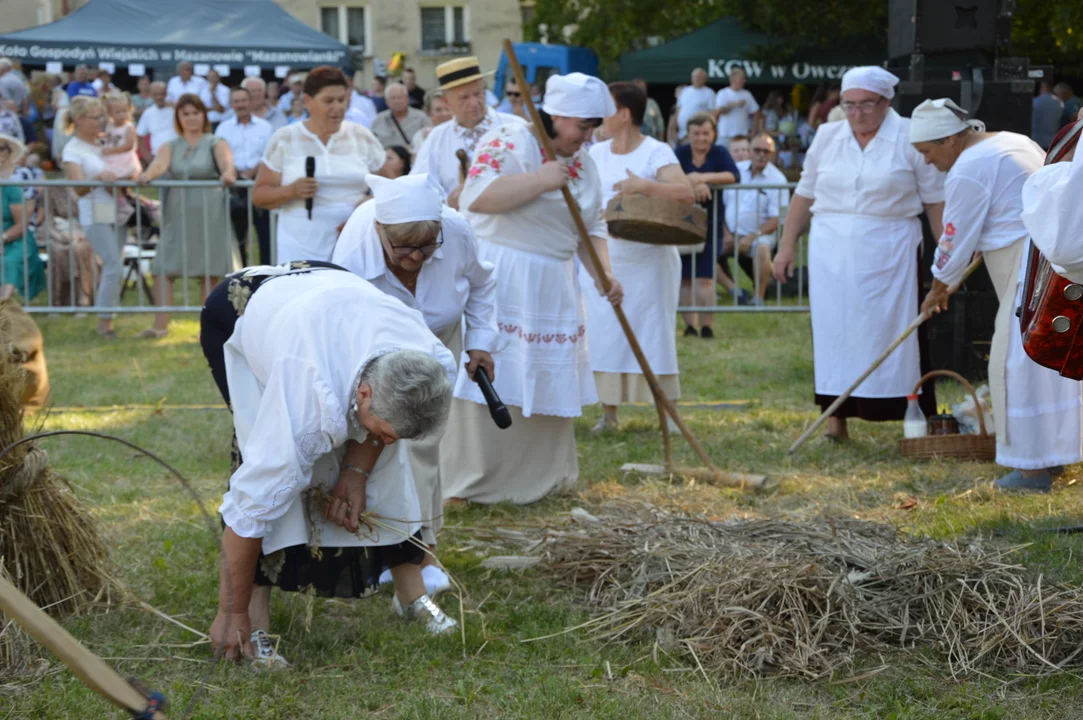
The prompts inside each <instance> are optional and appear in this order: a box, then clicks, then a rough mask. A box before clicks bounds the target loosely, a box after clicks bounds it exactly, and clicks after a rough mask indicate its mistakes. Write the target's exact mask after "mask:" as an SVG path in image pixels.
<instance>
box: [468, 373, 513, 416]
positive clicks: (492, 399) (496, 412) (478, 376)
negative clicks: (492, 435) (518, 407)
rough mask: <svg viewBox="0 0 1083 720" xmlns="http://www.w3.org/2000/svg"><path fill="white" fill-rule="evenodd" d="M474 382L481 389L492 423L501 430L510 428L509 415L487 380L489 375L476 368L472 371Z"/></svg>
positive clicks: (491, 384)
mask: <svg viewBox="0 0 1083 720" xmlns="http://www.w3.org/2000/svg"><path fill="white" fill-rule="evenodd" d="M474 382H476V383H477V384H478V386H479V387H481V394H482V395H484V396H485V402H486V403H487V404H488V405H489V414H490V415H492V416H493V422H495V423H496V426H497V427H498V428H500V429H501V430H507V429H508V428H510V427H511V413H510V412H508V409H507V408H506V407H504V402H503V401H502V400H501V399H500V396H499V395H497V394H496V389H495V388H494V387H493V383H492V381H491V380H489V373H487V372H485V368H483V367H480V366H479V367H478V369H477V370H475V371H474Z"/></svg>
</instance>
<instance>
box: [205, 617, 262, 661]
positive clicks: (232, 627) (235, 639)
mask: <svg viewBox="0 0 1083 720" xmlns="http://www.w3.org/2000/svg"><path fill="white" fill-rule="evenodd" d="M210 634H211V648H212V649H213V650H214V654H215V657H225V658H226V659H227V660H233V661H234V662H240V661H241V660H243V659H245V658H250V657H252V656H253V655H254V654H255V653H253V652H252V641H251V636H252V621H251V620H250V619H249V617H248V612H247V611H246V612H242V613H228V614H227V613H226V612H224V611H222V610H219V611H218V616H217V617H215V618H214V623H213V624H211V633H210Z"/></svg>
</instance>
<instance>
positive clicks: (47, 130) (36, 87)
mask: <svg viewBox="0 0 1083 720" xmlns="http://www.w3.org/2000/svg"><path fill="white" fill-rule="evenodd" d="M55 83H56V76H55V75H53V74H52V73H44V74H43V75H41V76H40V77H38V79H37V80H36V81H35V82H34V83H33V85H31V87H30V98H29V101H28V102H29V106H30V117H31V119H32V120H33V121H34V122H35V125H36V127H35V135H37V136H38V138H41V139H44V140H45V141H46V142H48V141H49V140H51V139H52V125H53V121H54V120H55V119H56V110H55V109H54V108H53V88H54V87H55Z"/></svg>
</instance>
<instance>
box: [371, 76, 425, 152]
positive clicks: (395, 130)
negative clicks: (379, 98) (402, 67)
mask: <svg viewBox="0 0 1083 720" xmlns="http://www.w3.org/2000/svg"><path fill="white" fill-rule="evenodd" d="M384 99H385V100H386V101H387V110H384V111H383V112H381V113H379V114H378V115H377V116H376V119H375V120H373V121H372V134H373V135H375V136H376V139H377V140H379V141H380V144H381V145H383V146H384V147H385V148H386V147H390V146H392V145H403V146H405V147H409V146H410V141H411V140H413V139H414V135H416V134H417V133H418V131H419V130H421V128H426V127H432V120H430V119H429V116H428V115H426V114H425V113H423V112H422V111H421V110H418V109H417V108H412V107H410V95H409V93H408V92H407V90H406V86H405V85H402V84H401V83H391V84H390V85H388V86H387V90H386V91H384Z"/></svg>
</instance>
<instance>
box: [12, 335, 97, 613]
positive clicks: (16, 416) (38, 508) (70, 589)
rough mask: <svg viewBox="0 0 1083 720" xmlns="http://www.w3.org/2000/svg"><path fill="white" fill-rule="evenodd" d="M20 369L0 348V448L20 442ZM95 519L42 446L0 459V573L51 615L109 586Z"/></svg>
mask: <svg viewBox="0 0 1083 720" xmlns="http://www.w3.org/2000/svg"><path fill="white" fill-rule="evenodd" d="M26 380H27V371H26V370H25V369H24V368H23V367H21V366H20V365H17V364H15V362H14V361H13V358H12V357H11V356H10V354H8V353H2V352H0V449H2V448H6V447H8V446H9V445H11V444H12V443H14V442H16V441H18V440H21V439H22V438H23V437H24V435H23V410H22V407H21V402H20V400H21V398H22V397H23V393H24V390H25V387H26ZM107 555H108V553H107V549H106V546H105V543H104V541H103V540H102V538H101V536H100V535H99V533H98V527H97V524H96V523H95V522H94V519H93V518H92V517H91V515H90V513H89V512H88V510H87V508H86V506H84V505H83V504H82V503H81V502H80V501H79V500H78V498H76V497H75V495H74V494H73V493H72V490H71V487H70V486H69V485H68V484H67V482H66V481H65V480H64V479H63V478H61V477H60V476H59V475H57V474H56V473H54V472H53V471H52V470H50V469H49V465H48V458H47V456H46V454H45V451H44V450H42V449H41V448H38V447H36V446H35V445H34V443H24V444H22V445H19V446H18V447H16V448H15V449H13V450H12V451H11V452H9V453H8V454H7V455H5V456H4V457H2V458H0V574H3V575H5V576H7V577H8V578H10V579H11V581H12V582H13V583H14V584H15V585H16V587H18V588H19V589H20V590H22V591H23V592H24V593H26V594H27V595H28V596H29V597H30V599H31V600H33V601H34V602H35V603H36V604H37V605H39V606H41V607H42V608H45V609H47V610H48V611H49V612H52V613H56V614H63V613H71V612H78V611H80V610H82V609H83V608H85V607H86V606H87V605H89V604H91V603H96V602H99V601H101V600H103V599H107V596H108V591H109V589H110V587H111V585H112V580H111V574H110V572H109V568H108V560H107Z"/></svg>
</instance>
